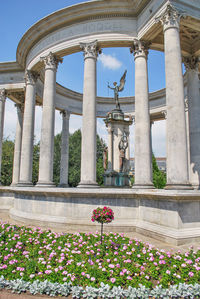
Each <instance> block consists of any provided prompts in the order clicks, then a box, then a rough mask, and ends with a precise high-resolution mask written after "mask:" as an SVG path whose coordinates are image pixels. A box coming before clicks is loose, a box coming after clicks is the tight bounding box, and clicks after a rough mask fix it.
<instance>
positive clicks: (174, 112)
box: [160, 5, 190, 189]
mask: <svg viewBox="0 0 200 299" xmlns="http://www.w3.org/2000/svg"><path fill="white" fill-rule="evenodd" d="M180 17H181V15H180V14H179V13H178V12H177V11H176V10H175V9H174V8H173V7H172V6H171V5H168V6H167V8H166V11H165V12H164V13H163V15H162V16H161V17H160V21H161V22H162V24H163V31H164V50H165V75H166V105H167V185H166V189H188V188H190V186H189V182H188V159H187V136H186V122H185V107H184V86H183V75H182V57H181V47H180V36H179V21H180Z"/></svg>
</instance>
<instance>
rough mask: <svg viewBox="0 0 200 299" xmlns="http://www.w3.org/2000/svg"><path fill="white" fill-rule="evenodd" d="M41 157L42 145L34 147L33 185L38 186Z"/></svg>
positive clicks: (38, 144)
mask: <svg viewBox="0 0 200 299" xmlns="http://www.w3.org/2000/svg"><path fill="white" fill-rule="evenodd" d="M39 157H40V143H39V142H38V143H37V144H35V145H34V147H33V177H32V181H33V185H36V184H37V181H38V174H39Z"/></svg>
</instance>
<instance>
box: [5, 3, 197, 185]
mask: <svg viewBox="0 0 200 299" xmlns="http://www.w3.org/2000/svg"><path fill="white" fill-rule="evenodd" d="M180 18H181V15H180V14H179V13H178V12H177V11H176V10H175V9H174V8H173V7H172V6H171V5H168V6H167V9H166V10H165V12H164V13H163V14H162V15H161V16H160V17H159V18H158V19H157V21H158V22H161V23H162V26H163V33H164V52H165V74H166V107H167V108H166V109H167V111H166V114H167V142H166V143H167V187H166V188H168V189H188V188H190V183H192V185H193V186H196V187H197V188H198V187H199V185H200V184H199V181H200V162H199V161H200V118H199V114H200V103H199V78H198V70H197V66H198V62H199V60H198V58H197V57H194V56H191V57H186V58H185V59H184V62H185V65H186V70H187V87H188V100H189V102H188V114H189V143H190V146H189V149H190V154H189V160H190V161H189V163H188V150H187V135H186V120H185V109H184V85H183V75H182V57H181V46H180V34H179V22H180ZM149 45H150V43H149V42H145V41H142V40H134V41H133V46H132V48H131V52H132V53H133V54H134V59H135V184H134V186H133V187H134V188H153V184H152V165H151V163H152V161H151V156H152V149H151V125H150V115H149V92H148V71H147V57H148V48H149ZM80 48H81V49H82V50H83V54H84V87H83V125H82V153H81V181H80V183H79V186H78V187H89V188H92V187H94V188H96V187H98V185H97V183H96V61H97V56H98V53H99V52H100V49H99V47H98V42H97V41H93V42H89V43H81V44H80ZM41 60H42V62H43V64H44V70H45V80H44V93H43V113H42V128H41V143H40V162H39V180H38V183H37V186H39V187H40V186H41V187H54V183H53V151H54V123H55V95H56V71H57V67H58V64H59V62H62V59H60V58H58V57H56V56H55V55H53V54H52V53H49V55H47V56H46V57H43V58H41ZM25 78H26V80H25V81H26V91H25V106H24V108H23V107H22V106H17V113H18V121H17V127H16V142H15V156H14V169H13V182H12V184H13V185H18V186H32V160H33V137H34V116H35V102H36V99H35V98H36V80H37V78H38V74H37V73H35V72H33V71H31V70H26V76H25ZM5 98H6V91H5V90H1V92H0V161H1V147H2V134H3V115H4V106H5ZM69 116H70V112H69V111H65V110H64V111H62V117H63V129H62V145H61V169H60V186H62V187H66V186H68V137H69ZM112 134H113V132H112V131H109V137H108V147H110V148H111V150H110V151H108V152H109V153H110V155H111V156H109V157H108V161H110V165H108V169H109V170H112V169H110V168H111V167H112V165H113V156H112V152H113V151H112V147H113V144H112ZM188 165H191V167H188ZM188 168H190V169H188ZM189 174H190V176H189Z"/></svg>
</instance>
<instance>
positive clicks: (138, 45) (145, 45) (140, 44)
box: [130, 39, 150, 59]
mask: <svg viewBox="0 0 200 299" xmlns="http://www.w3.org/2000/svg"><path fill="white" fill-rule="evenodd" d="M149 46H150V42H148V41H147V42H146V41H143V40H138V39H134V41H133V46H132V47H131V48H130V52H131V53H133V55H134V56H135V59H136V58H137V57H141V56H142V57H145V58H146V59H147V56H148V49H149Z"/></svg>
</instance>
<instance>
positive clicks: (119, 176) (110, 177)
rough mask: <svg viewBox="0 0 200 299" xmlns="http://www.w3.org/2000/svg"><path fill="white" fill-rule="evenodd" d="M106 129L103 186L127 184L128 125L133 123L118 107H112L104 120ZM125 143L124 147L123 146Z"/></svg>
mask: <svg viewBox="0 0 200 299" xmlns="http://www.w3.org/2000/svg"><path fill="white" fill-rule="evenodd" d="M104 122H105V124H106V127H107V129H108V134H109V138H108V165H107V170H106V171H105V174H104V185H105V186H119V187H122V186H129V178H128V173H129V158H130V154H129V150H130V148H129V126H130V125H131V124H132V123H133V121H132V118H131V116H129V120H126V119H125V115H124V113H123V112H122V110H120V109H117V108H116V109H113V110H112V111H111V112H109V113H108V114H107V117H106V119H105V120H104ZM123 144H125V148H122V147H123Z"/></svg>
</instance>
